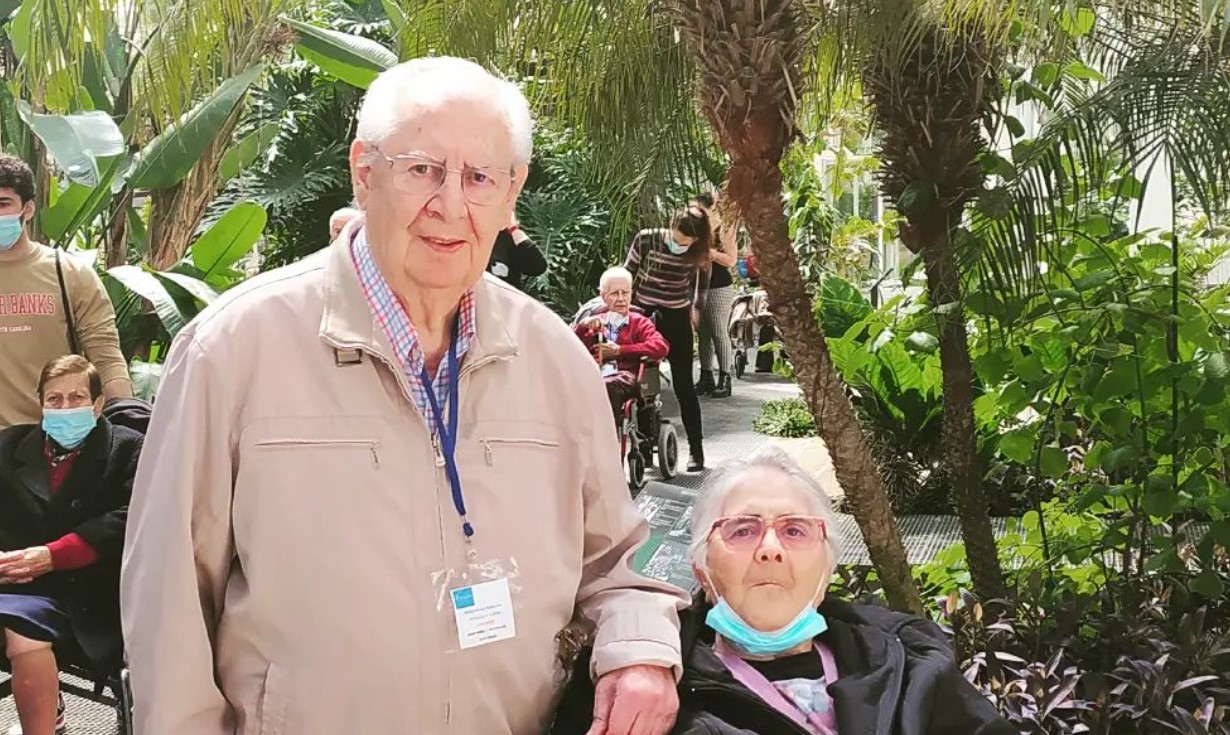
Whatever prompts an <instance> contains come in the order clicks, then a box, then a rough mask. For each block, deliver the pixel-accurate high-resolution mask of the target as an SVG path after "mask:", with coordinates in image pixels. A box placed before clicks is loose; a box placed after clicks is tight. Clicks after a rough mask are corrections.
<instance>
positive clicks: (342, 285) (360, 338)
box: [320, 224, 518, 373]
mask: <svg viewBox="0 0 1230 735" xmlns="http://www.w3.org/2000/svg"><path fill="white" fill-rule="evenodd" d="M357 232H358V228H357V227H356V226H354V225H353V224H352V225H348V226H347V228H346V229H345V230H343V231H342V234H341V235H339V236H338V238H337V239H336V240H334V241H333V243H332V244H331V245H330V246H329V251H328V253H326V255H325V258H326V260H325V268H324V273H325V275H324V310H323V313H322V315H321V319H320V337H321V339H323V340H324V341H325V342H327V343H328V344H329V345H331V346H332V347H333V348H334V351H335V352H336V353H337V356H338V357H337V359H338V360H339V362H341V361H342V360H343V356H342V353H343V352H346V351H354V350H362V351H364V352H367V353H370V354H373V355H376V356H378V357H381V358H383V359H385V360H386V361H387V362H388V363H389V364H391V365H396V364H397V360H396V359H395V357H394V355H393V348H392V346H391V345H390V344H389V340H388V337H387V336H385V334H384V330H383V329H381V328H380V325H379V324H378V323H377V322H376V317H375V315H373V314H372V311H371V308H370V307H369V306H368V304H367V297H366V296H365V295H364V293H363V285H362V284H361V283H360V282H359V273H358V271H356V270H355V265H354V259H353V258H352V257H351V254H350V242H351V240H352V238H353V237H354V236H355V234H356V233H357ZM493 278H494V277H493V276H488V275H486V274H484V275H483V277H481V278H480V279H479V281H478V283H477V284H476V285H475V286H474V321H475V324H474V327H475V334H474V340H473V341H472V342H471V343H470V349H469V351H468V352H467V353H466V358H465V365H463V366H462V372H463V373H464V372H466V367H467V366H469V367H477V366H478V365H480V364H482V363H485V362H487V361H488V360H489V359H492V358H509V357H513V356H515V355H516V354H517V352H518V345H517V342H516V339H515V338H514V337H513V336H512V334H511V333H510V331H509V329H508V324H507V322H506V320H505V317H504V312H506V311H507V309H506V308H504V305H503V304H502V302H503V301H504V294H503V292H502V288H503V287H502V286H500V285H498V284H496V283H495V282H494V281H493Z"/></svg>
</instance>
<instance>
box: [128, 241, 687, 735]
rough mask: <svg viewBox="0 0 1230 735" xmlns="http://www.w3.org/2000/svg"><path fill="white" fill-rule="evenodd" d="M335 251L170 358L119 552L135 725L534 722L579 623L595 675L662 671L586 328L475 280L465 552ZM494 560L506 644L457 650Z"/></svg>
mask: <svg viewBox="0 0 1230 735" xmlns="http://www.w3.org/2000/svg"><path fill="white" fill-rule="evenodd" d="M348 242H349V238H348V237H340V238H338V240H337V242H336V243H335V244H334V245H333V246H331V247H330V248H328V249H327V250H326V251H324V252H322V253H318V254H317V255H315V256H312V257H310V258H308V259H306V260H305V261H303V262H301V263H298V264H295V265H292V266H289V267H287V268H283V269H281V270H278V271H274V272H271V273H268V274H266V275H263V276H260V277H257V278H255V279H253V280H252V281H251V282H249V283H246V284H244V285H243V286H241V287H239V288H237V289H234V290H232V291H229V292H227V293H226V294H225V295H224V296H222V297H220V298H219V299H218V300H217V301H215V302H214V303H213V304H212V305H211V306H210V307H209V308H208V309H206V311H205V312H204V313H203V314H202V315H201V316H200V317H199V318H198V319H196V320H195V321H194V322H193V323H192V324H190V325H189V326H188V327H187V328H185V329H184V330H183V331H182V332H181V333H180V335H179V336H178V338H177V339H176V342H175V345H174V347H173V349H172V350H171V354H170V356H169V358H168V360H167V363H166V368H165V370H166V372H165V375H164V378H163V382H162V385H161V388H160V391H159V394H158V398H157V404H156V406H157V407H156V409H155V412H154V418H153V421H152V423H151V425H150V429H149V436H148V439H147V440H146V444H145V450H144V454H143V456H142V459H141V464H140V469H139V471H138V473H137V479H136V487H135V491H134V496H133V500H132V506H131V510H130V515H129V520H128V535H127V547H126V549H125V555H124V575H123V589H122V601H123V620H124V636H125V642H126V645H127V648H128V654H129V658H130V664H131V673H132V684H133V689H134V694H135V701H136V730H137V733H138V735H221V734H222V733H226V734H227V735H230V734H231V733H238V734H240V735H392V734H394V733H398V734H401V733H405V734H406V735H410V734H412V733H413V734H420V733H421V734H424V735H427V734H432V733H466V734H467V735H469V734H473V735H495V734H497V733H515V734H516V735H536V734H537V733H539V732H541V729H542V726H543V724H544V722H545V721H546V720H547V719H548V718H549V716H550V708H551V703H552V701H553V696H554V694H555V691H556V687H557V686H558V685H559V683H560V675H561V672H560V665H559V663H558V660H557V650H558V649H557V644H556V636H557V634H558V633H559V632H560V631H561V629H563V628H564V627H565V626H566V625H568V623H569V621H570V620H571V619H572V618H573V616H574V613H579V614H580V615H582V616H584V617H585V618H588V619H589V620H591V621H592V622H593V623H594V624H596V626H597V634H596V635H597V638H596V654H595V665H594V672H593V673H594V674H595V675H599V676H600V675H602V674H604V673H606V672H608V671H611V670H613V669H617V668H621V667H625V666H628V665H631V664H638V663H648V664H660V665H662V666H668V667H675V668H676V670H678V669H677V667H678V666H679V664H680V660H679V636H678V618H677V611H678V609H679V608H680V607H681V606H682V605H684V604H685V603H686V599H685V598H684V597H683V596H682V594H681V593H680V592H679V591H677V590H675V589H674V588H673V587H669V586H666V585H661V584H658V583H656V582H653V581H651V580H648V579H646V578H644V577H641V576H639V575H637V574H636V573H634V572H633V571H632V568H631V562H632V557H633V554H634V553H635V552H636V550H637V549H638V547H639V546H640V545H641V544H642V542H644V541H645V539H646V538H647V536H648V530H647V526H646V523H645V521H644V520H643V518H642V517H641V516H640V515H639V514H638V512H637V511H636V509H635V508H634V507H633V504H632V503H631V501H630V500H629V497H628V491H627V489H626V486H625V483H624V476H623V471H622V467H621V465H620V457H619V443H618V441H617V440H616V436H615V431H614V426H613V421H612V417H611V411H610V406H609V404H608V402H607V398H606V393H605V390H604V388H603V385H602V381H601V379H600V376H599V373H598V369H597V366H596V365H595V364H594V362H593V360H592V358H590V356H589V355H588V354H587V353H586V352H585V349H584V347H583V346H582V345H581V343H580V342H579V341H577V339H576V337H574V336H573V334H572V332H571V331H570V330H569V329H568V327H567V326H566V325H565V324H564V323H563V322H562V321H560V319H559V318H558V317H556V316H555V315H554V314H552V313H551V312H550V311H548V310H547V309H546V308H545V307H543V306H542V305H540V304H538V303H537V302H535V301H534V300H532V299H531V298H529V297H527V296H525V295H524V294H522V293H520V292H519V291H516V290H514V289H512V288H511V287H508V286H504V285H502V284H500V283H499V282H497V281H496V280H495V279H493V278H491V277H484V279H483V280H482V281H480V282H479V283H478V284H477V286H476V287H475V296H476V310H477V314H476V319H477V325H476V326H477V335H476V338H475V340H474V341H473V343H472V344H471V346H470V349H469V352H468V354H467V355H466V356H465V359H464V362H463V364H462V369H461V384H460V391H461V394H460V395H461V401H460V411H461V413H460V417H459V418H460V430H459V434H460V438H459V441H458V446H457V452H456V457H457V462H458V465H459V467H460V476H461V484H462V488H463V492H464V496H465V501H466V504H467V506H468V511H469V519H470V521H471V522H472V523H473V525H474V529H475V535H474V538H473V543H472V544H471V545H467V543H466V541H465V539H464V536H463V534H462V531H461V521H460V519H459V517H458V514H457V511H456V510H455V509H454V505H453V499H452V495H451V492H450V486H449V483H448V480H447V478H446V475H445V471H444V469H443V467H441V466H439V463H438V462H437V461H436V459H437V456H436V452H435V450H434V449H433V443H432V440H431V436H432V435H431V433H430V432H429V431H428V430H427V424H426V422H425V421H424V419H423V418H422V416H421V414H420V413H419V411H418V410H417V408H416V407H415V406H414V404H413V402H412V401H411V400H410V398H409V397H408V396H409V395H410V394H409V388H408V386H407V384H406V381H405V379H404V377H403V375H402V372H401V370H400V368H399V367H398V363H397V361H396V360H395V359H394V356H393V355H392V354H391V349H390V346H389V343H388V340H387V339H386V337H385V336H384V333H383V330H382V329H381V328H380V327H379V325H377V324H376V323H375V322H374V320H373V316H372V313H371V311H370V309H369V307H368V304H367V301H366V299H365V297H364V294H363V291H362V287H361V285H360V283H359V280H358V275H357V273H356V271H355V269H354V265H353V263H352V260H351V258H350V254H349V251H348V248H347V244H348ZM484 574H489V575H497V576H498V575H505V576H506V577H508V578H510V582H509V586H510V589H511V590H512V605H513V608H514V616H515V619H514V624H515V627H516V636H515V638H512V639H510V640H504V641H500V642H496V643H489V644H486V645H482V646H479V647H476V648H469V649H465V650H463V649H461V647H460V645H459V643H458V630H457V624H456V622H455V620H454V613H453V609H452V602H451V598H450V595H449V594H448V591H449V590H450V589H452V588H455V587H458V586H462V585H464V584H465V583H466V582H467V581H483V579H484ZM467 575H468V576H467Z"/></svg>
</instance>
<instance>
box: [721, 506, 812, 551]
mask: <svg viewBox="0 0 1230 735" xmlns="http://www.w3.org/2000/svg"><path fill="white" fill-rule="evenodd" d="M769 528H772V529H773V533H774V534H775V535H776V536H777V540H778V542H779V543H781V545H782V546H784V547H786V548H787V549H811V548H814V547H815V546H816V544H818V543H820V542H821V541H823V540H825V539H826V538H828V535H829V533H828V527H827V525H826V524H825V522H824V519H823V518H819V517H817V516H804V515H789V516H778V517H777V518H774V519H773V520H771V521H769V520H766V519H764V518H761V517H760V516H727V517H725V518H719V519H717V520H716V521H714V522H713V526H712V528H710V530H709V532H710V533H713V532H714V531H717V532H718V535H719V536H721V538H722V541H723V542H725V543H726V545H727V546H729V547H730V548H732V549H741V550H742V549H753V548H756V547H757V546H759V545H760V542H761V541H762V540H763V539H764V535H765V532H766V530H767V529H769Z"/></svg>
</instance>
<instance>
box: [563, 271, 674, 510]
mask: <svg viewBox="0 0 1230 735" xmlns="http://www.w3.org/2000/svg"><path fill="white" fill-rule="evenodd" d="M599 293H600V299H601V301H598V300H594V301H593V302H590V303H588V304H586V305H585V306H584V307H583V308H582V310H581V312H580V313H579V314H578V315H577V318H576V319H575V320H574V323H573V329H574V331H575V332H576V334H577V337H579V338H580V339H581V341H582V342H584V343H585V345H586V346H587V347H589V349H590V351H591V352H593V353H594V358H595V359H596V360H597V361H598V363H599V365H601V366H602V377H603V380H604V381H605V382H606V390H607V396H608V397H609V398H610V401H611V410H612V411H613V412H614V413H615V421H616V426H617V427H619V429H620V435H621V443H622V444H623V445H624V447H623V449H624V451H625V453H626V454H627V456H628V466H629V474H630V475H631V478H630V480H631V484H632V486H633V487H634V488H637V489H639V488H641V487H643V486H644V473H645V465H646V464H647V461H648V459H650V458H651V457H652V454H653V452H654V451H655V450H657V451H658V453H659V454H660V455H661V458H662V459H661V461H660V462H659V464H660V465H661V466H662V468H663V472H664V473H665V474H667V475H668V476H669V475H670V474H673V471H674V467H675V461H676V458H677V455H678V438H677V437H676V436H675V433H674V427H673V426H670V425H669V424H668V423H666V422H664V421H663V420H662V419H661V416H660V411H659V408H660V406H659V405H658V400H657V393H658V382H659V381H658V376H657V365H658V362H660V361H661V360H664V359H665V358H666V355H667V353H668V352H670V345H668V344H667V342H666V338H665V337H663V336H662V334H661V333H660V332H658V328H657V327H656V326H655V325H654V323H653V320H652V319H650V318H649V317H647V316H645V315H644V314H642V313H640V312H639V311H637V310H636V309H635V308H633V307H632V274H631V273H629V272H628V271H627V269H625V268H618V267H617V268H611V269H609V270H607V271H606V272H605V273H603V274H602V278H601V280H600V281H599ZM659 434H661V435H662V436H668V435H669V443H670V444H671V445H672V446H671V447H669V448H668V447H664V446H662V445H663V444H664V442H662V441H661V438H660V436H659ZM629 439H631V440H632V441H631V442H629Z"/></svg>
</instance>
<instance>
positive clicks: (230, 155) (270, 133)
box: [218, 122, 280, 182]
mask: <svg viewBox="0 0 1230 735" xmlns="http://www.w3.org/2000/svg"><path fill="white" fill-rule="evenodd" d="M279 129H280V126H279V125H278V124H277V123H276V122H270V123H265V124H264V125H262V126H260V127H259V128H257V129H256V130H253V131H252V132H250V133H248V134H247V135H245V136H244V137H243V140H240V141H239V142H238V143H236V144H235V145H233V146H231V147H230V148H228V149H227V151H226V153H225V154H224V155H223V156H222V162H221V163H220V164H218V176H219V178H221V180H222V181H224V182H225V181H229V180H231V179H233V178H234V177H235V176H236V175H238V174H239V172H241V171H243V170H244V169H245V168H247V167H248V166H251V165H252V162H253V161H255V160H256V159H257V157H259V156H260V154H262V153H264V152H265V149H266V148H268V147H269V144H270V143H272V142H273V139H274V138H275V137H276V136H277V134H278V130H279Z"/></svg>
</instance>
